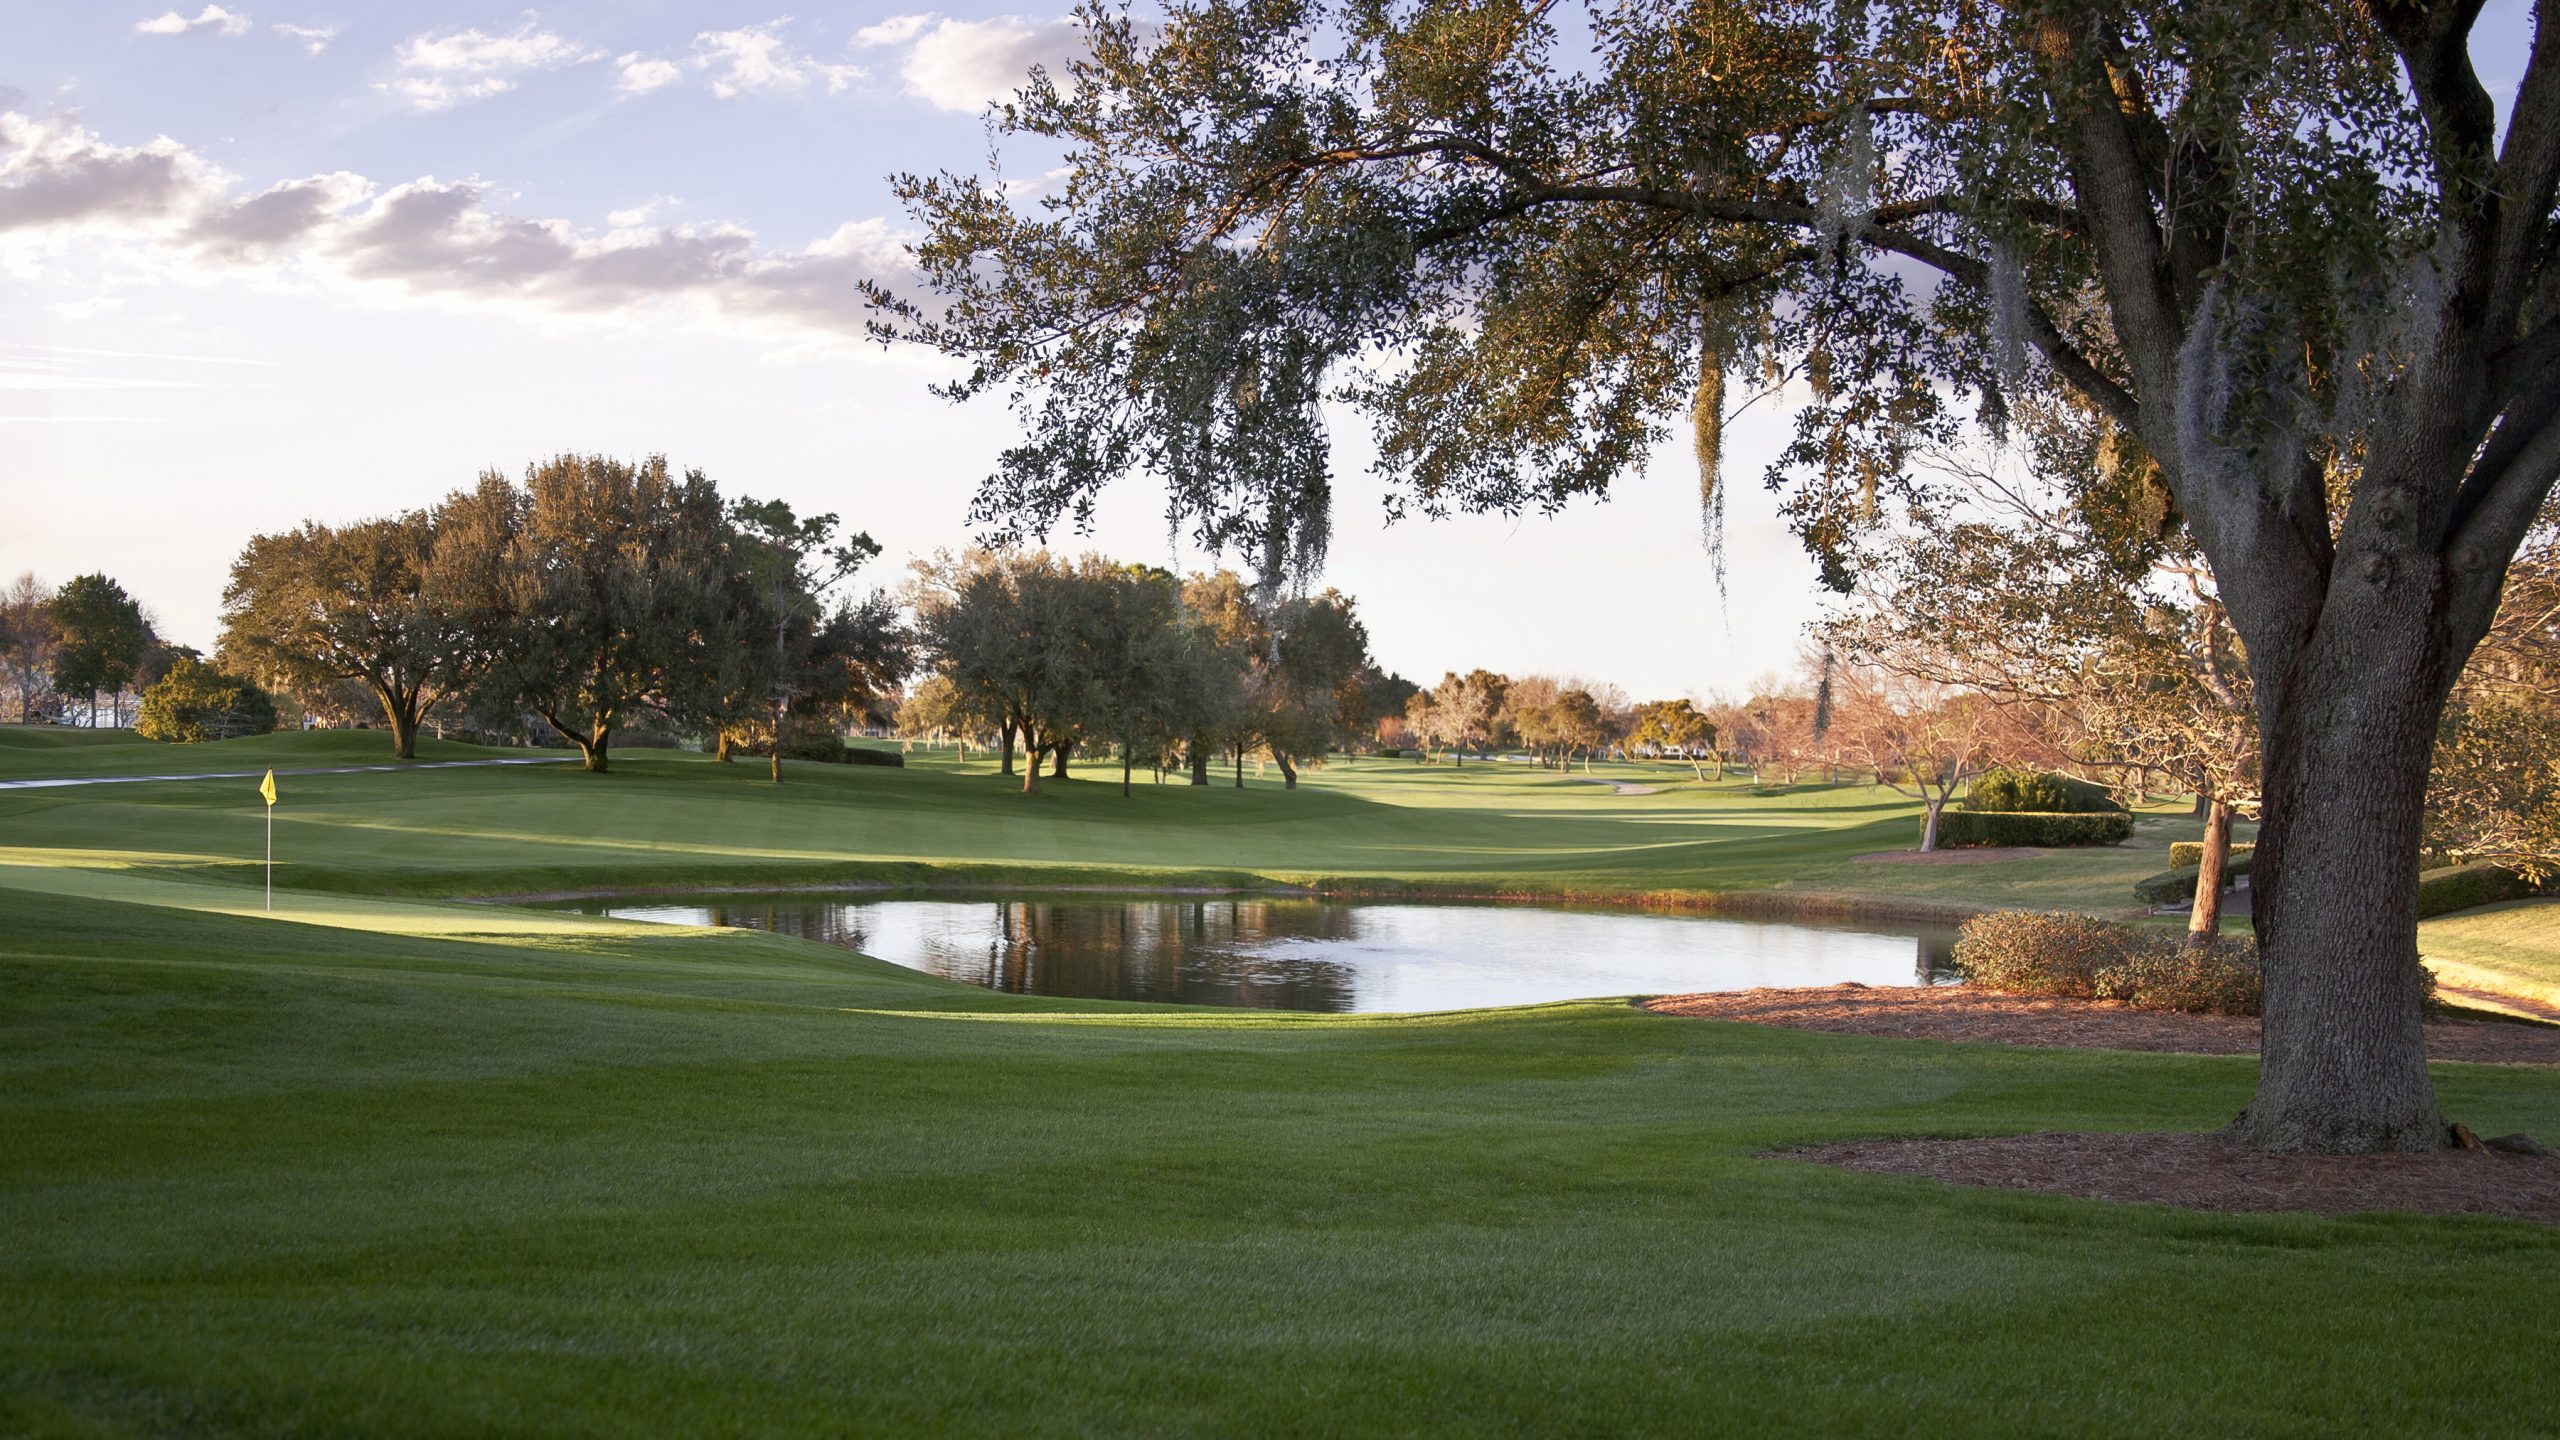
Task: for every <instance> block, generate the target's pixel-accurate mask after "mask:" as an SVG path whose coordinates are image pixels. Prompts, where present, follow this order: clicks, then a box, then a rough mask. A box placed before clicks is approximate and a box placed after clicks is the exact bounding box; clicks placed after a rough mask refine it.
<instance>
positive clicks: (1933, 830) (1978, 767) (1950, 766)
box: [1833, 673, 2000, 851]
mask: <svg viewBox="0 0 2560 1440" xmlns="http://www.w3.org/2000/svg"><path fill="white" fill-rule="evenodd" d="M1840 689H1841V698H1840V702H1839V714H1838V718H1837V719H1835V720H1834V721H1833V724H1834V725H1835V726H1837V727H1839V728H1840V729H1841V731H1842V732H1843V733H1844V735H1845V736H1847V737H1850V743H1851V744H1853V745H1854V746H1855V747H1856V748H1857V749H1858V751H1859V752H1860V753H1861V755H1862V756H1863V758H1865V760H1866V761H1867V763H1868V764H1869V765H1870V766H1871V767H1872V768H1873V770H1874V772H1875V774H1876V777H1877V779H1878V780H1879V781H1880V782H1881V783H1883V784H1884V785H1885V786H1886V787H1887V788H1889V789H1892V790H1893V791H1895V792H1896V793H1898V794H1903V795H1908V796H1910V797H1912V798H1913V799H1915V800H1918V801H1919V802H1920V806H1921V812H1920V848H1921V850H1923V851H1931V850H1935V849H1937V848H1938V817H1939V816H1940V815H1942V814H1944V813H1945V812H1946V808H1947V804H1948V802H1949V801H1951V800H1953V799H1955V798H1956V796H1957V794H1958V793H1959V792H1961V791H1962V790H1963V789H1964V787H1965V785H1966V784H1967V783H1968V782H1970V781H1971V780H1972V779H1973V777H1974V776H1976V775H1979V774H1981V773H1982V771H1983V770H1984V769H1985V768H1986V767H1987V766H1988V765H1989V763H1990V761H1991V757H1992V742H1993V738H1994V736H1995V735H1996V734H1997V733H1998V731H1999V729H2000V723H1999V718H1998V716H1997V715H1996V714H1995V713H1994V710H1993V707H1992V706H1991V704H1990V703H1989V702H1988V701H1986V700H1984V699H1983V698H1982V697H1981V696H1978V695H1970V694H1965V693H1963V692H1960V691H1957V690H1954V689H1952V688H1951V687H1948V686H1943V685H1932V684H1929V683H1927V682H1925V681H1917V680H1911V679H1907V678H1904V677H1899V676H1893V675H1887V674H1881V673H1868V674H1855V673H1853V674H1851V675H1850V676H1848V677H1846V679H1845V683H1843V684H1842V685H1841V687H1840Z"/></svg>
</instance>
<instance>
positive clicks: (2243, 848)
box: [2169, 840, 2258, 875]
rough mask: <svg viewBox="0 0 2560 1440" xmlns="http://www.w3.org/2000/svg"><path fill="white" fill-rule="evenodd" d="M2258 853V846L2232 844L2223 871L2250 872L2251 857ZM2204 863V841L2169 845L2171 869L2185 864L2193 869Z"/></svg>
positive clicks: (2179, 842)
mask: <svg viewBox="0 0 2560 1440" xmlns="http://www.w3.org/2000/svg"><path fill="white" fill-rule="evenodd" d="M2257 853H2258V847H2257V846H2255V845H2234V846H2232V847H2231V854H2230V855H2229V856H2228V857H2227V858H2226V859H2225V860H2224V862H2223V873H2225V874H2228V875H2246V874H2248V873H2249V857H2250V856H2252V855H2255V854H2257ZM2202 864H2204V842H2203V841H2201V840H2180V841H2178V842H2177V843H2175V844H2173V845H2171V846H2170V847H2169V868H2170V869H2172V870H2175V869H2177V868H2178V867H2179V866H2182V865H2183V866H2185V867H2187V868H2188V869H2191V870H2192V869H2194V868H2196V867H2197V866H2200V865H2202Z"/></svg>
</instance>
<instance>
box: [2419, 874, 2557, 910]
mask: <svg viewBox="0 0 2560 1440" xmlns="http://www.w3.org/2000/svg"><path fill="white" fill-rule="evenodd" d="M2540 888H2541V887H2539V886H2537V885H2535V884H2534V883H2533V882H2532V881H2530V880H2527V879H2526V878H2524V877H2523V876H2522V875H2519V874H2517V873H2516V872H2515V871H2513V870H2510V869H2508V868H2507V867H2505V866H2503V865H2465V866H2462V867H2461V868H2459V869H2455V870H2437V871H2433V872H2431V873H2429V874H2425V875H2421V876H2419V877H2418V918H2419V919H2421V920H2430V919H2433V918H2434V917H2436V916H2438V915H2450V914H2452V913H2453V912H2454V911H2456V910H2468V909H2470V908H2472V907H2473V906H2475V905H2495V904H2497V903H2498V902H2499V901H2501V900H2522V899H2524V898H2526V897H2527V896H2530V895H2533V894H2535V893H2537V892H2538V891H2539V889H2540Z"/></svg>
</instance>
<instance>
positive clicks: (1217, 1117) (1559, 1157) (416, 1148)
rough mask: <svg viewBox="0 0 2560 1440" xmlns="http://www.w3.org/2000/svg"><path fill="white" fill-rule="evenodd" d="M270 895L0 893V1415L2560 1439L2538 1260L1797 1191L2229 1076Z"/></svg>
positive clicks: (1872, 1186)
mask: <svg viewBox="0 0 2560 1440" xmlns="http://www.w3.org/2000/svg"><path fill="white" fill-rule="evenodd" d="M468 773H469V772H446V773H445V774H444V775H443V776H441V777H439V778H438V780H437V783H438V784H439V785H445V784H456V783H460V782H459V780H458V778H457V777H458V776H461V775H465V774H468ZM367 778H368V781H369V783H372V784H375V785H385V786H387V785H388V784H389V783H390V782H391V781H393V780H403V781H405V780H408V779H413V778H414V779H423V778H426V777H423V776H421V777H367ZM713 778H716V777H713ZM474 783H475V785H476V782H474ZM668 783H692V782H691V777H690V776H686V777H684V778H683V779H682V780H681V781H670V782H668ZM706 783H707V782H706ZM635 788H637V787H635ZM808 790H809V792H810V793H812V794H826V793H828V792H825V791H823V790H822V789H821V787H818V786H815V785H812V786H810V787H808ZM386 793H388V792H386ZM480 793H481V794H482V796H483V801H482V803H483V804H484V805H485V804H488V803H491V802H490V801H489V799H488V797H489V796H491V795H493V794H496V793H499V792H496V791H483V792H480ZM702 793H704V794H705V795H706V796H709V795H716V794H717V793H718V792H717V791H715V790H709V789H706V790H705V791H703V792H702ZM872 793H875V792H870V791H866V790H861V789H855V790H853V791H850V792H848V793H846V794H843V795H838V796H836V803H839V804H844V803H851V801H852V799H853V798H855V797H861V796H868V795H870V794H872ZM1298 798H1300V799H1319V800H1321V799H1324V798H1325V797H1320V796H1318V797H1306V796H1302V797H1298ZM1334 799H1335V800H1336V802H1337V803H1348V800H1347V797H1334ZM348 803H349V804H352V803H353V802H352V799H350V800H349V801H348ZM768 803H773V804H776V805H777V806H778V807H779V808H780V810H781V811H782V814H783V816H784V817H786V818H784V819H780V820H777V822H776V824H777V826H778V827H779V828H780V829H784V830H787V829H789V828H791V823H790V822H793V821H798V822H803V823H805V822H807V821H809V820H811V819H813V818H814V817H813V816H809V815H804V814H803V813H802V811H801V809H800V805H801V802H800V801H798V800H797V799H793V800H790V801H771V802H768ZM810 803H811V804H813V805H814V804H817V803H821V802H815V801H813V802H810ZM163 804H164V806H165V807H166V808H165V809H163V810H161V811H158V812H154V813H155V815H156V816H157V818H159V819H161V820H163V821H165V822H168V823H171V824H177V823H180V822H183V821H185V819H186V817H187V814H188V811H187V808H186V806H185V804H184V803H183V802H181V801H179V800H177V799H176V798H175V797H174V794H173V798H172V799H171V800H169V801H167V802H163ZM47 813H51V812H47ZM1274 823H1279V822H1274ZM706 833H710V832H707V831H706ZM159 843H161V844H162V845H163V846H164V847H165V846H169V845H173V844H175V843H176V842H175V840H174V839H173V838H171V837H169V836H167V835H163V836H162V837H161V838H160V842H159ZM444 843H445V844H446V845H448V846H449V847H451V848H452V849H453V850H454V851H455V852H456V853H455V855H454V856H453V857H452V860H451V863H452V864H453V865H454V866H455V867H456V871H457V873H460V872H462V871H465V870H471V869H473V868H475V867H474V865H473V862H471V861H470V860H469V859H468V857H467V855H464V854H462V853H460V852H463V851H466V850H467V849H468V848H469V847H468V843H467V842H466V841H465V840H463V839H462V838H460V837H458V836H448V837H447V838H446V840H445V842H444ZM489 843H493V844H503V843H508V842H505V841H492V842H489ZM774 843H779V842H774ZM357 873H361V872H360V871H359V872H357ZM254 903H255V901H254V897H251V896H248V895H246V894H244V892H242V891H241V890H240V889H239V888H238V887H236V886H232V885H229V884H226V883H222V882H221V881H220V880H219V879H215V878H209V877H208V876H207V875H206V874H204V873H202V872H194V873H189V872H188V871H187V870H186V868H185V867H184V866H179V865H166V866H160V867H156V868H117V867H114V866H95V865H84V866H77V867H73V866H64V865H58V864H55V865H44V864H35V863H22V864H19V865H16V866H14V867H11V868H7V869H0V994H5V995H6V996H7V997H8V1003H7V1004H6V1005H5V1006H0V1157H5V1161H0V1235H6V1236H7V1237H8V1239H7V1242H6V1244H5V1245H0V1293H5V1294H7V1295H8V1296H9V1303H8V1304H7V1305H6V1306H5V1307H0V1433H7V1434H21V1433H24V1434H36V1435H48V1434H62V1435H96V1434H139V1433H164V1434H166V1433H185V1434H190V1435H233V1434H259V1435H292V1434H312V1435H319V1434H365V1435H375V1436H409V1435H417V1436H428V1435H449V1434H456V1433H467V1434H488V1435H542V1436H561V1435H661V1434H687V1435H746V1434H776V1433H809V1434H846V1433H883V1432H919V1431H962V1432H973V1433H1019V1434H1097V1433H1099V1434H1184V1433H1254V1434H1319V1433H1320V1434H1327V1435H1333V1434H1424V1433H1434V1434H1459V1435H1475V1434H1482V1433H1486V1432H1492V1431H1534V1432H1546V1433H1552V1432H1559V1431H1577V1432H1585V1433H1626V1434H1645V1433H1657V1434H1659V1433H1679V1434H1695V1433H1700V1432H1703V1431H1726V1432H1759V1433H1784V1432H1792V1433H1820V1434H1897V1435H1899V1434H1912V1433H1924V1434H1925V1433H1945V1434H1963V1435H1982V1434H2050V1433H2055V1432H2060V1431H2074V1432H2098V1433H2111V1434H2126V1435H2140V1434H2161V1435H2169V1434H2192V1433H2249V1434H2288V1433H2289V1434H2329V1433H2337V1432H2340V1431H2343V1430H2348V1429H2355V1430H2359V1431H2363V1430H2373V1429H2382V1430H2386V1431H2389V1430H2400V1431H2413V1432H2415V1431H2426V1432H2437V1433H2477V1434H2490V1433H2504V1432H2511V1431H2515V1430H2517V1429H2520V1428H2531V1427H2532V1426H2533V1425H2534V1424H2535V1423H2537V1422H2533V1421H2531V1420H2530V1416H2531V1415H2532V1414H2534V1413H2538V1411H2537V1410H2536V1409H2535V1407H2534V1404H2533V1402H2531V1400H2530V1396H2532V1395H2533V1394H2536V1393H2539V1391H2540V1389H2541V1388H2542V1385H2543V1382H2544V1380H2545V1372H2546V1369H2547V1360H2548V1338H2547V1337H2548V1334H2549V1326H2550V1321H2551V1301H2550V1298H2549V1297H2550V1296H2551V1294H2552V1293H2553V1290H2554V1286H2555V1284H2560V1235H2555V1234H2553V1233H2551V1232H2549V1231H2545V1230H2540V1229H2537V1228H2534V1227H2529V1226H2525V1225H2522V1224H2517V1223H2510V1222H2499V1221H2485V1220H2470V1221H2426V1220H2417V1219H2409V1218H2383V1217H2366V1218H2351V1219H2321V1218H2312V1217H2303V1216H2222V1217H2216V1216H2199V1215H2191V1214H2186V1213H2182V1212H2175V1211H2168V1210H2161V1209H2154V1208H2147V1207H2126V1206H2111V1205H2104V1204H2098V1203H2093V1202H2080V1201H2072V1200H2065V1199H2058V1198H2048V1197H2036V1196H2018V1195H2002V1194H1993V1193H1984V1192H1970V1191H1959V1190H1952V1189H1947V1188H1943V1187H1938V1186H1935V1185H1932V1184H1929V1183H1927V1182H1922V1181H1915V1180H1907V1179H1899V1178H1892V1177H1883V1176H1872V1175H1861V1174H1855V1173H1850V1172H1843V1171H1835V1170H1829V1169H1823V1168H1818V1167H1812V1166H1804V1165H1798V1164H1793V1163H1789V1162H1785V1161H1781V1160H1770V1159H1763V1158H1758V1156H1759V1155H1760V1153H1761V1152H1763V1151H1766V1150H1768V1149H1771V1148H1774V1147H1782V1146H1786V1145H1791V1144H1796V1143H1802V1142H1808V1141H1816V1140H1823V1139H1828V1138H1834V1137H1845V1136H1858V1135H1873V1134H1885V1133H1912V1132H1920V1133H1950V1134H1962V1133H1988V1132H2004V1131H2014V1130H2021V1129H2032V1128H2039V1127H2053V1128H2160V1127H2190V1128H2193V1127H2204V1126H2210V1125H2213V1124H2215V1123H2218V1122H2219V1121H2221V1120H2222V1119H2224V1118H2226V1117H2227V1116H2228V1115H2229V1114H2230V1113H2231V1112H2232V1110H2233V1109H2235V1108H2236V1107H2237V1106H2238V1105H2239V1104H2240V1103H2241V1101H2242V1099H2243V1098H2244V1097H2245V1095H2246V1093H2247V1091H2248V1088H2249V1082H2250V1076H2251V1071H2252V1066H2251V1063H2250V1062H2249V1061H2246V1060H2237V1059H2208V1058H2177V1057H2163V1056H2135V1055H2122V1054H2105V1053H2094V1052H2077V1053H2073V1052H2033V1051H2022V1050H2013V1049H2001V1048H1996V1047H1975V1046H1951V1045H1943V1044H1934V1043H1927V1042H1902V1041H1884V1040H1873V1039H1855V1038H1848V1037H1836V1036H1825V1035H1816V1034H1803V1033H1791V1032H1782V1031H1774V1030H1761V1029H1755V1028H1751V1027H1745V1026H1730V1025H1719V1024H1713V1023H1706V1022H1697V1021H1685V1020H1678V1019H1671V1018H1666V1017H1660V1016H1654V1015H1650V1014H1647V1013H1644V1012H1640V1011H1637V1010H1634V1009H1631V1008H1629V1007H1627V1006H1625V1005H1623V1004H1616V1003H1607V1002H1592V1003H1581V1004H1566V1005H1553V1006H1543V1007H1535V1008H1530V1009H1523V1010H1511V1011H1495V1012H1481V1013H1471V1014H1459V1015H1448V1016H1434V1017H1425V1018H1399V1017H1351V1018H1342V1017H1329V1016H1300V1015H1260V1014H1240V1013H1236V1012H1201V1011H1184V1010H1178V1009H1152V1010H1150V1009H1145V1008H1144V1007H1139V1008H1137V1009H1126V1008H1120V1009H1115V1008H1114V1007H1107V1006H1098V1005H1080V1004H1073V1003H1062V1002H1042V1001H1036V1000H1024V999H1014V998H1009V997H1002V996H995V995H990V994H986V993H983V992H977V991H972V990H969V989H966V988H963V987H958V986H953V985H949V984H946V983H944V982H940V981H937V980H934V979H931V978H929V977H926V976H922V975H918V974H915V973H912V972H908V971H904V970H900V969H898V968H896V967H892V966H888V965H884V964H880V963H876V962H872V961H867V960H864V959H861V958H859V957H854V956H850V955H846V954H843V953H841V952H836V951H830V950H827V949H824V948H822V947H817V946H811V945H804V944H800V943H796V942H792V941H789V940H784V939H779V938H775V937H769V936H762V935H755V934H750V933H743V932H741V933H703V932H684V931H667V930H663V929H655V928H652V927H643V926H633V925H621V924H616V923H613V922H605V921H592V920H585V919H581V918H578V917H572V916H563V915H556V914H537V913H534V912H527V911H515V910H508V909H504V908H493V907H476V906H475V907H461V906H448V905H439V904H432V903H424V902H415V901H403V900H397V899H377V898H364V897H347V896H314V895H307V894H299V893H297V894H288V895H287V896H285V897H284V903H285V906H286V913H287V914H288V915H290V916H293V917H295V918H291V919H283V920H275V919H266V918H263V917H261V916H258V915H256V914H254V913H240V912H242V911H244V910H246V909H248V908H249V907H251V906H253V905H254ZM2438 1076H2439V1083H2440V1084H2441V1086H2442V1088H2443V1091H2444V1093H2445V1097H2446V1100H2447V1103H2448V1105H2449V1106H2450V1107H2452V1108H2453V1109H2454V1110H2455V1111H2456V1112H2457V1113H2459V1114H2462V1115H2464V1116H2465V1117H2466V1118H2468V1119H2469V1120H2470V1122H2471V1123H2472V1124H2473V1125H2474V1126H2475V1128H2479V1127H2487V1128H2489V1129H2490V1130H2492V1131H2495V1130H2509V1129H2525V1130H2532V1131H2538V1132H2541V1133H2545V1134H2549V1133H2552V1132H2553V1131H2554V1130H2560V1093H2555V1087H2553V1085H2552V1084H2551V1083H2550V1081H2549V1078H2548V1077H2547V1076H2546V1075H2543V1074H2540V1073H2536V1072H2527V1071H2518V1070H2502V1069H2497V1068H2493V1067H2477V1066H2442V1067H2439V1069H2438Z"/></svg>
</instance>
